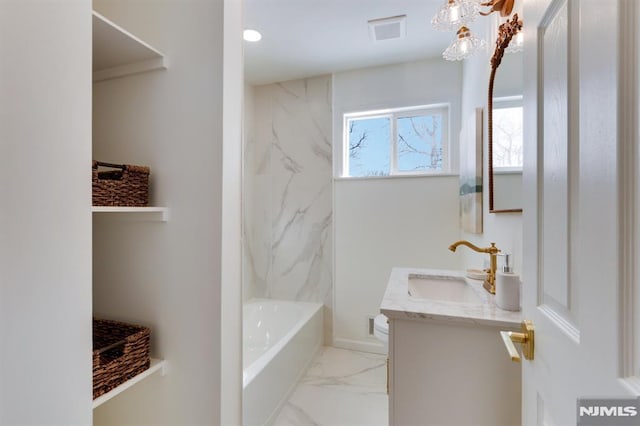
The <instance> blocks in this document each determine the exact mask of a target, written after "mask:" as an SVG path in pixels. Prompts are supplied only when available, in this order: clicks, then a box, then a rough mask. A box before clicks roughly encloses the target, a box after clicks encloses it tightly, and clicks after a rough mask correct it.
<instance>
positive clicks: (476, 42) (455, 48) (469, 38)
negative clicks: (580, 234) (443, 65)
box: [442, 26, 486, 61]
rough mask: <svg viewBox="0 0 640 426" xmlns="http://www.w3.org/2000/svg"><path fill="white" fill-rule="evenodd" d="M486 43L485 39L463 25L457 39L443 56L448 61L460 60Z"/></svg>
mask: <svg viewBox="0 0 640 426" xmlns="http://www.w3.org/2000/svg"><path fill="white" fill-rule="evenodd" d="M485 45H486V43H485V41H484V40H481V39H479V38H478V37H476V36H474V35H473V34H471V31H469V28H467V27H464V26H463V27H461V28H460V29H459V30H458V33H457V35H456V38H455V40H454V41H453V42H452V43H451V44H450V45H449V47H447V48H446V49H445V51H444V52H443V53H442V57H443V58H444V59H446V60H447V61H460V60H462V59H465V58H468V57H469V56H471V55H472V54H473V53H474V52H475V51H476V50H478V49H480V48H484V47H485Z"/></svg>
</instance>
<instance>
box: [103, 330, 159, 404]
mask: <svg viewBox="0 0 640 426" xmlns="http://www.w3.org/2000/svg"><path fill="white" fill-rule="evenodd" d="M150 335H151V332H150V330H149V329H148V328H147V327H142V326H138V325H133V324H126V323H123V322H118V321H110V320H103V319H96V318H94V319H93V399H96V398H97V397H99V396H100V395H102V394H105V393H107V392H109V391H110V390H111V389H113V388H115V387H116V386H118V385H120V384H122V383H124V382H126V381H127V380H129V379H131V378H133V377H134V376H137V375H138V374H140V373H142V372H143V371H145V370H146V369H147V368H149V366H150V363H151V360H150V358H149V341H150Z"/></svg>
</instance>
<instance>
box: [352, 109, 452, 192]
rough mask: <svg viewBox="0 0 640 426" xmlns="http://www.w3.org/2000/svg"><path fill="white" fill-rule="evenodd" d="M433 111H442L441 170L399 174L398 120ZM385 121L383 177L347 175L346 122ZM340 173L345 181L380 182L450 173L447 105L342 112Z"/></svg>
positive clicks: (448, 113) (400, 171) (449, 116)
mask: <svg viewBox="0 0 640 426" xmlns="http://www.w3.org/2000/svg"><path fill="white" fill-rule="evenodd" d="M434 111H435V112H437V111H441V112H442V136H441V137H442V169H441V170H434V171H426V170H416V171H411V170H408V171H402V170H398V132H397V121H398V119H399V118H411V117H419V116H425V115H430V114H433V113H434ZM374 118H389V119H390V125H389V132H390V134H389V170H388V172H389V173H388V174H387V175H383V176H351V175H350V174H349V147H350V144H349V123H350V121H351V120H354V119H359V120H362V119H374ZM342 120H343V121H342V126H343V127H342V130H343V132H342V170H341V174H340V177H341V178H346V179H372V178H373V179H376V178H377V179H380V178H388V177H398V176H432V175H445V174H450V173H451V158H450V153H451V146H450V145H451V138H450V128H449V127H450V123H451V106H450V104H449V103H438V104H429V105H419V106H412V107H402V108H388V109H380V110H372V111H359V112H350V113H344V114H343V116H342Z"/></svg>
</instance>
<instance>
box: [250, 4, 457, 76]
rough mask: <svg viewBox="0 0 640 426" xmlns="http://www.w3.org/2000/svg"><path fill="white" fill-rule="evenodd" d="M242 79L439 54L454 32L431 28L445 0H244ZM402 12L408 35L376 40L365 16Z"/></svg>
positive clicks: (311, 73)
mask: <svg viewBox="0 0 640 426" xmlns="http://www.w3.org/2000/svg"><path fill="white" fill-rule="evenodd" d="M244 2H245V28H251V29H256V30H258V31H260V32H261V33H262V40H261V41H259V42H257V43H248V42H245V43H244V46H245V53H244V54H245V79H246V81H247V82H249V83H251V84H254V85H259V84H267V83H273V82H277V81H286V80H292V79H298V78H304V77H310V76H315V75H322V74H328V73H332V72H338V71H346V70H350V69H356V68H365V67H370V66H376V65H385V64H393V63H400V62H409V61H416V60H420V59H426V58H437V57H438V58H439V57H441V55H442V51H443V50H444V49H445V48H446V46H447V45H448V44H449V43H450V42H451V40H452V39H453V37H454V36H455V34H453V33H446V32H439V31H435V30H434V29H433V28H432V27H431V18H432V17H433V15H434V14H435V13H436V11H437V10H438V8H439V7H441V6H442V5H443V4H444V0H244ZM397 15H406V16H407V20H406V36H405V37H404V38H401V39H394V40H383V41H378V42H374V41H372V40H371V39H370V37H369V27H368V24H367V21H369V20H371V19H380V18H387V17H391V16H397Z"/></svg>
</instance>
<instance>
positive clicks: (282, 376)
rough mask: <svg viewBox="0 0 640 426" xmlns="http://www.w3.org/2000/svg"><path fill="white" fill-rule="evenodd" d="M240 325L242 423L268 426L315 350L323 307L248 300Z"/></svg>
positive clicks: (319, 336)
mask: <svg viewBox="0 0 640 426" xmlns="http://www.w3.org/2000/svg"><path fill="white" fill-rule="evenodd" d="M242 323H243V326H242V332H243V339H242V340H243V342H242V358H243V359H242V363H243V371H242V387H243V404H242V405H243V408H242V411H243V422H244V424H245V425H246V426H257V425H267V424H271V423H272V422H273V421H274V420H275V417H276V416H277V414H278V412H279V411H280V408H281V407H282V405H283V404H284V403H285V402H286V401H287V398H288V397H289V394H290V393H291V391H292V390H293V387H294V386H295V384H296V383H297V382H298V380H299V379H300V377H301V376H302V375H303V374H304V373H305V371H306V369H307V367H308V366H309V363H310V362H311V360H312V359H313V357H314V355H315V354H316V353H317V351H318V350H319V348H320V345H321V343H322V338H323V337H322V336H323V331H322V327H323V322H322V304H321V303H307V302H289V301H281V300H268V299H252V300H250V301H248V302H246V303H245V304H244V306H243V308H242Z"/></svg>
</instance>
